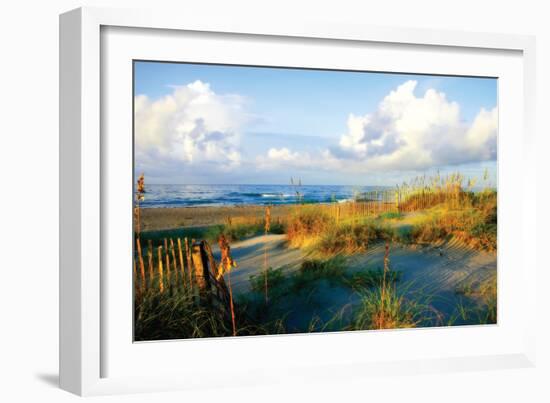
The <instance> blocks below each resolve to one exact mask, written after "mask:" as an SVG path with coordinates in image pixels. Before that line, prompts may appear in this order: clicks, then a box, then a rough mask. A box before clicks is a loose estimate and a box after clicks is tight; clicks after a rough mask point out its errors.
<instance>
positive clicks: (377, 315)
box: [350, 285, 425, 330]
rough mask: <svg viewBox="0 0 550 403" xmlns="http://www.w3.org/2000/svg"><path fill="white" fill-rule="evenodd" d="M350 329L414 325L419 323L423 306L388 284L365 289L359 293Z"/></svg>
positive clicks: (396, 327)
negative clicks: (358, 301)
mask: <svg viewBox="0 0 550 403" xmlns="http://www.w3.org/2000/svg"><path fill="white" fill-rule="evenodd" d="M360 296H361V302H360V306H359V307H358V308H357V309H356V311H355V313H354V317H353V320H352V323H351V325H350V327H351V329H350V330H371V329H399V328H411V327H416V326H418V325H419V324H420V323H421V320H422V319H421V318H422V317H423V314H424V312H425V308H424V307H423V306H421V305H420V304H419V303H418V302H416V301H413V300H407V299H405V297H404V296H403V295H401V294H400V293H398V292H397V291H396V288H395V287H393V286H390V285H386V286H385V287H383V286H382V285H380V286H379V287H376V288H374V289H365V290H363V291H362V292H361V293H360Z"/></svg>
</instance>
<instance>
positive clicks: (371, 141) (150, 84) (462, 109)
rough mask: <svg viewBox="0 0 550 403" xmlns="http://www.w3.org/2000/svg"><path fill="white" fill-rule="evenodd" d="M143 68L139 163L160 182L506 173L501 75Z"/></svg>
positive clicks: (372, 180) (351, 180) (139, 65)
mask: <svg viewBox="0 0 550 403" xmlns="http://www.w3.org/2000/svg"><path fill="white" fill-rule="evenodd" d="M134 74H135V75H134V85H135V96H136V132H135V136H136V161H135V167H136V171H144V172H146V174H147V172H149V176H150V178H151V181H153V182H156V183H285V181H286V179H287V177H289V175H292V176H301V177H303V178H304V181H306V182H308V183H311V184H324V183H326V184H355V185H368V184H394V183H392V182H395V181H396V180H398V181H399V182H401V181H402V180H401V179H403V180H405V179H407V178H409V177H411V176H415V175H418V174H423V173H425V172H428V173H430V172H433V171H435V170H441V171H443V172H447V171H453V170H462V171H467V172H470V173H471V174H472V175H478V174H480V173H481V172H482V171H483V170H484V169H485V168H489V170H490V171H491V175H492V177H493V178H494V177H495V175H496V163H495V159H496V131H497V130H496V122H497V116H498V115H497V109H496V107H497V80H496V79H490V78H466V77H446V76H429V75H408V74H386V73H369V72H342V71H327V70H301V69H281V68H259V67H241V66H218V65H197V64H183V63H158V62H136V63H135V67H134ZM415 153H416V154H415ZM205 171H208V172H209V174H205V173H204V172H205Z"/></svg>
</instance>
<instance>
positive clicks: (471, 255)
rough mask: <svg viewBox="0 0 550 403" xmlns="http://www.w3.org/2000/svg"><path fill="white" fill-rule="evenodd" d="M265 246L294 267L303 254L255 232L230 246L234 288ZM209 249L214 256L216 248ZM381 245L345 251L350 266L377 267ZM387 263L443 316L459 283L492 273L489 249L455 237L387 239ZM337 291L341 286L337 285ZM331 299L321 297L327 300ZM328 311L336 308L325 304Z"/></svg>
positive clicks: (275, 263) (242, 287) (244, 283)
mask: <svg viewBox="0 0 550 403" xmlns="http://www.w3.org/2000/svg"><path fill="white" fill-rule="evenodd" d="M265 249H267V252H268V257H269V260H268V262H269V266H270V267H273V268H279V267H284V268H286V269H287V270H294V269H296V268H298V267H299V266H300V263H301V262H302V261H303V259H304V257H305V253H304V252H303V251H302V250H300V249H292V248H288V247H287V245H286V241H285V235H267V236H258V237H254V238H251V239H247V240H244V241H241V242H237V243H234V244H233V245H232V246H231V250H232V253H233V257H234V258H235V260H236V261H237V262H238V264H239V267H238V268H236V269H235V270H234V271H233V272H232V275H231V276H232V277H231V279H232V284H233V287H234V290H235V292H236V293H243V292H246V291H248V290H249V277H250V276H251V275H253V274H260V273H262V271H263V268H264V250H265ZM214 253H215V254H216V255H218V252H217V250H214ZM383 259H384V245H383V244H378V245H373V246H372V247H371V248H370V249H369V251H368V252H366V253H362V254H357V255H353V256H350V257H349V258H348V267H349V270H350V271H361V270H369V269H377V268H382V267H383ZM390 267H391V269H392V270H396V271H401V272H402V279H401V281H400V282H399V285H398V287H400V288H401V289H402V290H403V291H404V292H405V293H406V294H408V295H410V296H414V297H415V299H417V300H418V299H424V300H425V301H426V302H427V303H429V304H430V305H431V306H433V307H434V308H435V309H436V310H437V311H438V312H440V313H442V314H443V315H444V316H447V317H448V316H449V315H450V314H451V313H452V312H453V311H454V310H455V309H456V305H457V303H458V301H459V298H460V297H459V296H458V295H457V293H456V290H457V288H458V287H460V286H461V285H462V284H466V283H471V282H476V281H481V280H483V279H485V278H487V277H488V276H490V275H491V274H494V273H495V272H496V267H497V261H496V255H495V254H494V253H486V252H480V251H474V250H472V249H470V248H468V247H466V246H463V245H462V244H460V243H459V242H448V243H442V244H440V245H437V246H407V245H398V244H393V245H392V247H391V250H390ZM338 291H339V292H340V291H341V290H338ZM349 293H350V295H349V296H347V297H346V296H344V298H339V300H341V301H342V305H344V304H346V303H349V302H350V301H353V297H352V295H351V294H352V293H353V292H352V291H351V290H349ZM329 300H330V301H331V304H333V303H334V298H330V297H329V296H327V302H328V301H329ZM330 308H331V311H334V310H338V308H339V307H335V306H331V307H330Z"/></svg>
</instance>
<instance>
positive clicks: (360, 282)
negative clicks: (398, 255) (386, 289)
mask: <svg viewBox="0 0 550 403" xmlns="http://www.w3.org/2000/svg"><path fill="white" fill-rule="evenodd" d="M402 274H403V273H402V272H400V271H394V270H391V271H388V272H387V273H386V281H387V282H388V284H392V283H396V282H398V281H400V280H401V277H402ZM383 277H384V271H383V270H382V269H375V270H365V271H358V272H355V273H351V274H346V275H345V276H344V279H343V282H344V283H345V284H346V285H348V286H349V287H351V288H352V289H353V290H355V291H363V290H365V289H366V288H371V287H375V286H380V284H382V281H383Z"/></svg>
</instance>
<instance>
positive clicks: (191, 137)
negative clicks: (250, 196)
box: [135, 81, 248, 168]
mask: <svg viewBox="0 0 550 403" xmlns="http://www.w3.org/2000/svg"><path fill="white" fill-rule="evenodd" d="M244 104H245V99H244V98H243V97H241V96H238V95H219V94H216V93H215V92H214V91H212V89H210V86H209V84H207V83H203V82H201V81H195V82H193V83H190V84H188V85H186V86H179V87H174V90H173V92H172V93H171V94H169V95H166V96H164V97H162V98H160V99H158V100H151V99H149V97H147V96H146V95H138V96H136V97H135V148H136V156H137V158H136V161H138V160H139V161H140V162H142V163H143V164H144V165H149V166H150V167H152V166H155V165H158V164H159V163H162V164H166V165H174V164H176V165H178V164H179V165H181V164H187V165H188V164H193V165H197V164H200V163H213V164H216V165H218V166H219V167H222V168H223V167H226V168H227V167H231V166H235V165H238V164H239V163H240V159H241V156H240V152H239V149H238V146H239V132H240V129H241V127H242V126H243V124H244V123H245V122H246V121H247V119H248V116H247V115H246V113H245V112H244Z"/></svg>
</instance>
